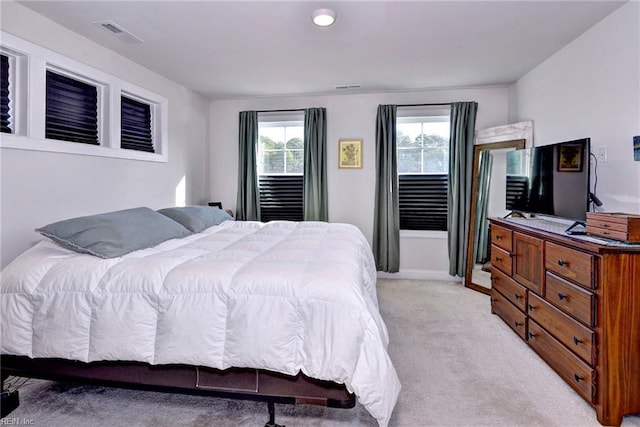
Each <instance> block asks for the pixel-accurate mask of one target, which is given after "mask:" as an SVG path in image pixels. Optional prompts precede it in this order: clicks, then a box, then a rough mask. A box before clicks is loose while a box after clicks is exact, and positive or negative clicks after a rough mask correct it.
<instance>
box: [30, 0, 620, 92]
mask: <svg viewBox="0 0 640 427" xmlns="http://www.w3.org/2000/svg"><path fill="white" fill-rule="evenodd" d="M21 3H22V4H23V5H25V6H27V7H29V8H30V9H32V10H34V11H36V12H38V13H40V14H42V15H45V16H47V17H49V18H50V19H52V20H54V21H56V22H58V23H60V24H62V25H64V26H65V27H67V28H69V29H71V30H73V31H75V32H77V33H80V34H82V35H84V36H86V37H87V38H89V39H91V40H93V41H95V42H97V43H99V44H101V45H104V46H106V47H108V48H110V49H112V50H114V51H116V52H118V53H120V54H122V55H123V56H125V57H127V58H130V59H131V60H133V61H135V62H138V63H140V64H142V65H144V66H146V67H147V68H149V69H151V70H154V71H155V72H157V73H159V74H162V75H164V76H166V77H168V78H169V79H171V80H174V81H176V82H178V83H180V84H182V85H184V86H186V87H188V88H190V89H192V90H194V91H197V92H199V93H201V94H203V95H205V96H207V97H210V98H233V97H254V96H279V95H292V94H325V93H333V94H335V93H343V92H342V91H338V90H336V89H335V86H336V85H344V84H361V85H362V86H363V87H362V89H349V91H351V92H356V91H360V92H379V91H391V90H394V91H399V90H417V89H431V88H442V87H466V86H477V85H496V84H508V83H512V82H514V81H516V80H517V79H518V78H520V77H522V76H523V75H524V74H526V73H527V72H528V71H530V70H531V69H532V68H534V67H535V66H537V65H538V64H540V63H541V62H543V61H544V60H545V59H546V58H548V57H550V56H551V55H553V54H554V53H555V52H557V51H558V50H559V49H561V48H562V47H563V46H565V45H567V44H568V43H569V42H571V41H572V40H573V39H575V38H576V37H578V36H579V35H580V34H582V33H583V32H585V31H586V30H587V29H589V28H590V27H592V26H593V25H594V24H596V23H597V22H599V21H600V20H602V19H603V18H604V17H605V16H607V15H608V14H610V13H611V12H613V11H614V10H615V9H617V8H618V7H620V6H621V5H622V4H624V1H612V0H603V1H593V0H589V1H516V0H513V1H340V2H338V1H315V0H312V1H277V2H276V1H30V0H29V1H22V2H21ZM320 7H330V8H332V9H334V10H335V11H336V12H337V20H336V23H335V24H334V25H333V26H331V27H329V28H318V27H315V26H314V25H313V24H312V22H311V13H312V12H313V11H314V10H315V9H316V8H320ZM104 20H112V21H114V22H116V23H117V24H118V25H120V26H122V27H123V28H125V29H126V30H128V31H130V32H131V33H132V34H134V35H135V36H136V37H138V38H140V39H142V40H143V41H144V43H142V44H128V43H125V42H123V41H122V40H120V39H118V38H116V37H114V36H113V35H112V34H110V33H108V32H107V31H105V30H104V29H101V28H99V27H97V26H95V25H94V24H93V22H94V21H104ZM612 48H614V47H612Z"/></svg>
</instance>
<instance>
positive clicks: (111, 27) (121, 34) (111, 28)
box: [94, 21, 142, 44]
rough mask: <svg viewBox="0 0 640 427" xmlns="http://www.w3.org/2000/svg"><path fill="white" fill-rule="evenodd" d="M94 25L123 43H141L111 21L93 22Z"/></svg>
mask: <svg viewBox="0 0 640 427" xmlns="http://www.w3.org/2000/svg"><path fill="white" fill-rule="evenodd" d="M94 25H97V26H98V27H100V28H102V29H103V30H105V31H108V32H109V33H111V34H112V35H114V36H115V37H117V38H119V39H120V40H122V41H123V42H125V43H132V44H133V43H142V40H141V39H140V38H138V37H136V36H134V35H133V34H131V33H130V32H129V31H127V30H125V29H124V28H122V27H121V26H120V25H118V24H116V23H115V22H113V21H95V22H94Z"/></svg>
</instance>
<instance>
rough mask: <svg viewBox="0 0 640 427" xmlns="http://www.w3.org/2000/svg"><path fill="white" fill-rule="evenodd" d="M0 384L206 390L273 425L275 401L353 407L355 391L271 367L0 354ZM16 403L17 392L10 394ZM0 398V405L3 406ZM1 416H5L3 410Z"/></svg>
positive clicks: (168, 390)
mask: <svg viewBox="0 0 640 427" xmlns="http://www.w3.org/2000/svg"><path fill="white" fill-rule="evenodd" d="M0 370H1V372H2V383H3V384H2V387H3V389H2V390H3V391H4V381H5V380H6V379H7V377H8V376H18V377H26V378H38V379H45V380H54V381H67V382H77V383H82V384H96V385H106V386H111V387H121V388H131V389H138V390H152V391H160V392H169V393H182V394H196V395H208V396H216V397H225V398H231V399H244V400H255V401H263V402H266V403H267V404H268V410H269V421H268V422H267V423H266V426H277V424H275V408H274V404H275V403H286V404H311V405H320V406H328V407H332V408H353V407H354V406H355V403H356V396H355V395H354V394H352V393H349V392H348V390H347V389H346V387H345V386H344V384H337V383H334V382H330V381H321V380H316V379H313V378H309V377H307V376H306V375H304V374H302V373H300V374H298V375H297V376H289V375H284V374H279V373H275V372H271V371H265V370H257V369H248V368H230V369H226V370H224V371H221V370H218V369H211V368H205V367H198V366H189V365H149V364H145V363H138V362H92V363H84V362H76V361H70V360H63V359H31V358H28V357H24V356H9V355H3V356H1V357H0ZM15 402H16V404H17V395H15ZM4 403H5V402H3V406H4ZM2 412H3V414H2V415H3V417H4V416H6V415H7V414H5V411H4V410H3V411H2Z"/></svg>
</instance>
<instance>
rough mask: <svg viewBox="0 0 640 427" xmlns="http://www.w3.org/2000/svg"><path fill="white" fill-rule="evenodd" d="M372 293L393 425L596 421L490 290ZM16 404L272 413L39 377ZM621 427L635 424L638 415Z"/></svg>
mask: <svg viewBox="0 0 640 427" xmlns="http://www.w3.org/2000/svg"><path fill="white" fill-rule="evenodd" d="M378 295H379V299H380V306H381V312H382V315H383V317H384V319H385V321H386V323H387V326H388V328H389V335H390V338H391V344H390V348H389V351H390V354H391V358H392V359H393V361H394V364H395V366H396V369H397V371H398V375H399V376H400V381H401V383H402V387H403V388H402V392H401V393H400V397H399V400H398V404H397V406H396V408H395V411H394V414H393V417H392V419H391V423H390V425H391V426H406V427H414V426H545V427H548V426H576V427H577V426H580V427H585V426H599V424H598V422H597V420H596V415H595V411H594V410H593V409H592V408H591V407H590V406H589V405H588V404H587V403H586V402H584V400H582V399H581V398H580V397H579V396H578V395H577V394H576V393H575V392H574V391H573V390H572V389H571V388H570V387H569V386H568V385H566V384H565V383H564V382H563V381H562V380H561V379H560V377H558V376H557V375H556V374H555V373H554V372H553V371H552V370H551V368H549V367H548V366H547V365H546V364H545V363H544V362H542V361H541V359H540V358H538V356H537V355H536V354H535V353H534V352H533V351H532V350H531V349H530V348H528V347H527V345H526V344H525V343H524V342H523V341H522V340H520V339H519V338H518V337H517V336H516V335H515V334H514V333H513V332H511V330H510V329H509V328H508V327H507V326H506V325H505V324H504V323H503V322H502V321H501V320H500V319H498V317H497V316H494V315H492V314H491V313H490V308H489V297H488V296H486V295H482V294H479V293H476V292H473V291H470V290H467V289H465V288H463V287H462V286H461V285H459V284H456V283H437V282H424V281H409V280H391V279H381V280H379V282H378ZM20 401H21V405H20V407H19V408H18V409H17V410H16V411H14V412H13V413H11V414H10V415H9V418H11V419H14V420H19V421H22V420H27V422H30V421H32V424H33V425H46V426H52V427H55V426H65V427H66V426H78V425H83V426H96V427H97V426H115V425H118V426H120V425H122V426H124V425H127V426H216V427H218V426H220V427H227V426H229V427H231V426H256V427H262V426H263V425H264V424H265V422H266V421H267V419H268V416H267V407H266V404H265V403H258V402H244V401H235V400H228V399H216V398H210V397H200V396H184V395H172V394H165V393H156V392H141V391H133V390H120V389H113V388H106V387H96V386H82V385H72V384H67V383H54V382H49V381H36V380H32V381H30V383H29V384H28V385H26V386H24V387H23V388H21V389H20ZM276 422H278V423H280V424H285V425H286V426H288V427H296V426H317V427H329V426H336V427H337V426H376V425H377V423H376V422H375V420H374V419H373V418H372V417H371V416H370V415H369V414H368V413H367V412H366V411H365V410H364V409H363V408H362V407H361V406H360V405H357V406H356V407H355V408H353V409H331V408H322V407H316V406H310V405H298V406H291V405H276ZM5 423H6V422H5ZM14 424H15V423H14ZM623 426H624V427H640V416H629V417H625V419H624V421H623Z"/></svg>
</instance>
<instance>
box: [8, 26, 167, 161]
mask: <svg viewBox="0 0 640 427" xmlns="http://www.w3.org/2000/svg"><path fill="white" fill-rule="evenodd" d="M0 40H1V46H0V50H2V51H3V52H5V51H6V52H9V53H10V54H13V55H14V57H16V58H17V60H16V62H17V63H18V66H17V67H16V68H17V70H16V71H17V73H16V80H17V81H16V86H17V88H18V90H19V93H18V94H17V96H16V103H17V107H18V110H17V112H16V113H17V117H16V121H17V129H16V132H15V133H12V134H9V133H3V134H2V138H1V139H0V148H13V149H19V150H35V151H46V152H55V153H67V154H79V155H88V156H97V157H111V158H120V159H129V160H142V161H151V162H162V163H166V162H168V154H169V149H168V136H169V132H168V100H167V98H166V97H164V96H161V95H159V94H157V93H155V92H152V91H150V90H147V89H145V88H143V87H140V86H138V85H135V84H133V83H131V82H128V81H125V80H123V79H120V78H118V77H116V76H114V75H111V74H109V73H106V72H103V71H101V70H98V69H96V68H93V67H91V66H88V65H85V64H83V63H81V62H79V61H76V60H74V59H71V58H69V57H67V56H64V55H61V54H58V53H56V52H54V51H51V50H49V49H47V48H44V47H42V46H39V45H36V44H34V43H31V42H28V41H26V40H23V39H21V38H19V37H16V36H14V35H12V34H8V33H5V32H3V31H0ZM47 70H51V71H54V72H58V73H62V74H66V75H69V76H70V77H71V78H74V79H78V80H84V81H87V82H89V83H90V84H96V83H98V84H99V85H100V87H101V90H100V91H99V92H100V93H99V105H98V114H99V119H98V122H99V125H98V126H99V143H100V145H89V144H82V143H77V142H69V141H60V140H55V139H47V138H45V111H46V110H45V108H46V106H45V103H46V71H47ZM123 94H126V96H128V97H130V98H134V97H135V98H137V99H142V100H144V102H145V103H149V104H150V105H151V106H152V115H153V117H154V119H153V122H154V126H153V132H154V133H153V135H154V141H153V144H154V148H155V151H156V152H155V153H149V152H144V151H136V150H128V149H122V148H120V133H121V125H120V120H121V112H120V97H121V96H122V95H123Z"/></svg>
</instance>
